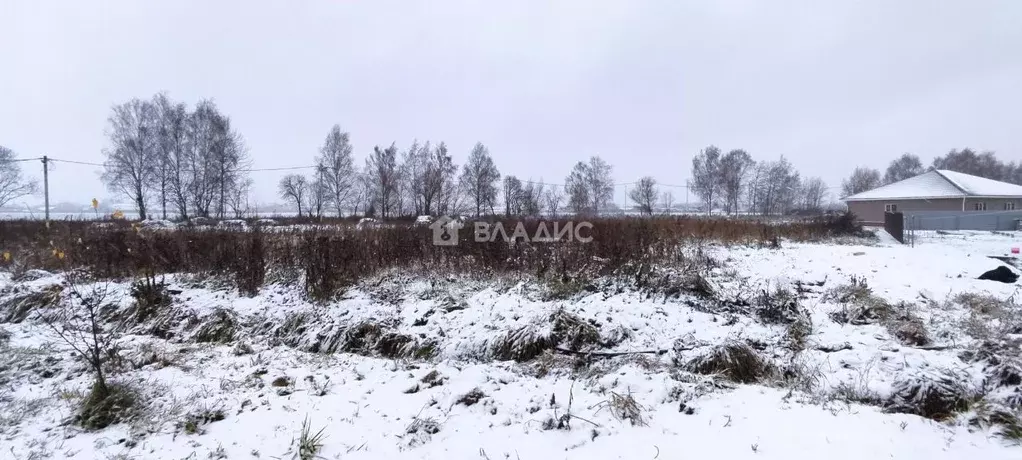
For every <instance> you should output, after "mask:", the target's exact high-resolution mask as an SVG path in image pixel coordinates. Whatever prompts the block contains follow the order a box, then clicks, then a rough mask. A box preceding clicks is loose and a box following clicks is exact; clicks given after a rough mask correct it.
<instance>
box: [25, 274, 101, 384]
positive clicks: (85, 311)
mask: <svg viewBox="0 0 1022 460" xmlns="http://www.w3.org/2000/svg"><path fill="white" fill-rule="evenodd" d="M65 276H66V278H65V282H64V286H63V291H64V292H66V293H67V295H66V296H63V295H61V294H60V293H54V294H53V297H52V299H51V301H52V302H54V304H55V307H56V308H53V309H47V310H46V311H39V312H38V315H39V319H40V320H41V321H42V322H43V323H44V324H46V325H47V326H48V327H49V328H50V329H52V330H53V332H54V333H56V335H57V337H59V338H60V339H61V340H62V341H63V342H64V343H66V344H67V345H68V346H69V347H70V348H71V350H73V351H74V353H75V354H77V355H78V356H79V357H81V358H82V359H83V360H84V361H85V362H86V363H87V364H88V366H89V368H90V370H91V371H92V373H93V376H94V377H95V382H94V383H93V386H92V393H91V394H90V395H89V400H90V401H96V402H98V401H102V400H103V399H106V397H107V396H109V395H110V386H109V384H108V382H107V378H106V372H105V370H104V369H103V367H104V364H105V363H106V362H107V361H108V360H109V359H111V358H112V357H113V356H114V353H113V345H114V343H116V341H117V338H118V334H117V333H116V331H117V330H118V327H117V326H116V325H113V326H112V325H108V324H105V323H104V321H103V319H102V318H103V315H102V314H101V313H100V312H101V310H102V309H103V308H104V307H108V306H109V304H110V303H115V302H112V301H111V300H110V299H109V297H110V296H111V293H112V290H111V289H110V287H109V285H107V284H105V283H100V284H92V285H86V284H84V283H83V282H82V280H81V279H80V275H79V274H78V273H77V272H76V271H73V270H70V271H68V272H67V274H66V275H65Z"/></svg>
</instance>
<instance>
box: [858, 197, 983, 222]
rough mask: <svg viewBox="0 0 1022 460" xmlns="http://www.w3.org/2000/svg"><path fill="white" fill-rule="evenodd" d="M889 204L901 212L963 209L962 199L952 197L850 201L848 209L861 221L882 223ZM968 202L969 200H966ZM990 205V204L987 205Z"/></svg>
mask: <svg viewBox="0 0 1022 460" xmlns="http://www.w3.org/2000/svg"><path fill="white" fill-rule="evenodd" d="M888 204H893V205H895V206H896V207H897V210H898V211H900V212H912V211H961V210H962V199H961V198H951V199H941V200H890V201H849V202H848V211H850V212H851V213H852V214H855V216H856V217H858V218H859V220H860V221H862V222H866V223H872V224H877V225H881V224H883V222H884V211H885V210H886V209H887V208H886V206H887V205H888ZM966 204H968V200H966ZM987 206H988V207H989V206H990V205H987Z"/></svg>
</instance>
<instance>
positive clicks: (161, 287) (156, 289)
mask: <svg viewBox="0 0 1022 460" xmlns="http://www.w3.org/2000/svg"><path fill="white" fill-rule="evenodd" d="M129 294H130V295H131V298H133V299H135V320H136V321H138V322H143V321H145V320H147V319H149V318H151V317H152V316H153V315H155V314H156V313H157V311H158V310H159V309H160V308H162V307H166V306H168V305H170V303H171V298H170V293H169V292H168V291H167V285H166V283H164V282H163V281H162V280H161V281H156V275H153V274H146V275H144V276H143V277H142V278H140V279H138V280H136V281H135V282H133V283H131V289H130V291H129Z"/></svg>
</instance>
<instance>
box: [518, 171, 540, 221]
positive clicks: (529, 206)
mask: <svg viewBox="0 0 1022 460" xmlns="http://www.w3.org/2000/svg"><path fill="white" fill-rule="evenodd" d="M544 192H545V186H544V185H543V180H542V179H540V181H539V182H533V181H532V180H528V181H525V185H524V186H523V187H522V194H521V201H522V214H524V215H526V216H533V217H535V216H538V215H540V214H542V213H543V206H544V205H543V199H544Z"/></svg>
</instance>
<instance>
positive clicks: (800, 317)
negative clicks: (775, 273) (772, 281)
mask: <svg viewBox="0 0 1022 460" xmlns="http://www.w3.org/2000/svg"><path fill="white" fill-rule="evenodd" d="M756 303H757V305H758V308H757V309H756V315H757V316H759V319H760V320H762V321H763V322H764V323H767V324H791V323H794V322H796V321H805V320H806V319H807V318H808V316H809V312H807V311H806V310H805V309H804V308H802V305H801V304H800V303H799V299H798V295H796V294H795V293H794V292H792V291H791V290H790V289H786V288H784V287H781V286H778V287H777V288H775V289H774V290H773V291H767V290H764V291H762V292H761V293H760V295H759V296H758V298H757V300H756Z"/></svg>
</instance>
